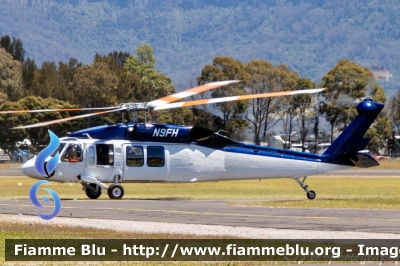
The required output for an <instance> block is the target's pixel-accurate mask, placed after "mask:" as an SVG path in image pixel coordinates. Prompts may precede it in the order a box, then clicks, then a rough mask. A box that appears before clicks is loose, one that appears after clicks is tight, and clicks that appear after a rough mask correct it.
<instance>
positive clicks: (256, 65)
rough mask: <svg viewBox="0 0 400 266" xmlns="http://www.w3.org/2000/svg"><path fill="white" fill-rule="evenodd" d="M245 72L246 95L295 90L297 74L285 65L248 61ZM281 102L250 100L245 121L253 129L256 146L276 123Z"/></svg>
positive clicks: (266, 99)
mask: <svg viewBox="0 0 400 266" xmlns="http://www.w3.org/2000/svg"><path fill="white" fill-rule="evenodd" d="M245 71H246V72H247V73H248V74H249V80H248V82H247V83H246V91H247V93H248V94H260V93H268V92H277V91H286V90H291V89H294V88H295V86H296V81H297V79H298V74H297V73H296V72H292V71H291V70H290V69H289V68H288V67H287V66H286V65H283V64H282V65H279V66H277V67H275V66H274V65H272V63H270V62H269V61H267V60H250V62H248V63H247V64H246V65H245ZM281 101H282V100H280V99H278V98H277V97H275V98H258V99H254V100H251V104H250V107H249V108H248V111H247V113H246V119H247V120H248V121H249V122H250V123H251V125H252V127H253V131H254V142H255V143H256V144H259V143H260V138H262V139H263V140H264V141H265V137H266V134H267V131H268V130H269V129H270V128H271V127H272V126H274V125H275V124H276V123H277V122H278V120H279V119H278V117H279V112H280V111H281V110H282V105H281ZM261 133H262V135H261Z"/></svg>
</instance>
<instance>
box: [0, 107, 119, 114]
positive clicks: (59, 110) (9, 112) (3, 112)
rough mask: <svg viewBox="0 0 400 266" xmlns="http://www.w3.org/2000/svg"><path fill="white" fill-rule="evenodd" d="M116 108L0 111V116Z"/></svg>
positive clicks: (95, 109) (110, 108)
mask: <svg viewBox="0 0 400 266" xmlns="http://www.w3.org/2000/svg"><path fill="white" fill-rule="evenodd" d="M116 108H120V107H119V106H118V107H98V108H64V109H38V110H14V111H0V114H17V113H42V112H73V111H100V110H112V109H116Z"/></svg>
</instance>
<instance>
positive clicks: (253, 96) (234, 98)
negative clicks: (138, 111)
mask: <svg viewBox="0 0 400 266" xmlns="http://www.w3.org/2000/svg"><path fill="white" fill-rule="evenodd" d="M323 90H325V89H309V90H298V91H283V92H269V93H261V94H250V95H241V96H230V97H222V98H214V99H204V100H196V101H189V102H179V103H170V104H165V105H161V106H156V107H155V108H154V110H164V109H171V108H178V107H185V106H194V105H201V104H208V103H222V102H230V101H238V100H249V99H256V98H269V97H276V96H287V95H295V94H309V93H317V92H320V91H323Z"/></svg>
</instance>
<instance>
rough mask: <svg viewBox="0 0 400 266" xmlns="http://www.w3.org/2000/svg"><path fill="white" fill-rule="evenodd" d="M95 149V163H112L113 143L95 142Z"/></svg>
mask: <svg viewBox="0 0 400 266" xmlns="http://www.w3.org/2000/svg"><path fill="white" fill-rule="evenodd" d="M96 151H97V165H113V164H114V145H112V144H96Z"/></svg>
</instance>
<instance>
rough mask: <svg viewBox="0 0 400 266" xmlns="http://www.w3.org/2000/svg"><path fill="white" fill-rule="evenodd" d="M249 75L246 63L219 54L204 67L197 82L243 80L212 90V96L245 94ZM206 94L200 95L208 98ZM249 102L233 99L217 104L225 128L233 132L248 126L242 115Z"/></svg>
mask: <svg viewBox="0 0 400 266" xmlns="http://www.w3.org/2000/svg"><path fill="white" fill-rule="evenodd" d="M248 76H249V75H248V73H246V71H245V69H244V65H243V64H242V62H240V61H239V60H236V59H233V58H232V57H227V56H217V57H214V59H213V63H212V64H209V65H206V66H204V67H203V69H202V70H201V76H199V77H197V83H198V85H202V84H205V83H209V82H214V81H223V80H241V81H242V82H239V83H233V84H230V85H228V86H224V87H221V88H217V89H215V90H213V91H211V96H212V97H213V98H220V97H229V96H237V95H243V94H244V92H245V91H244V88H245V84H246V82H247V80H248ZM206 95H209V93H204V94H202V95H200V97H202V98H208V97H206ZM248 104H249V102H248V101H233V102H226V103H218V104H216V106H217V108H218V109H219V111H220V112H221V113H222V120H223V128H224V129H226V130H228V131H230V132H233V131H235V130H237V129H240V128H243V127H246V126H247V123H246V121H245V120H244V119H243V118H242V116H243V114H244V112H245V110H246V109H247V107H248ZM207 109H208V108H207ZM207 109H205V110H207ZM208 110H209V109H208Z"/></svg>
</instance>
